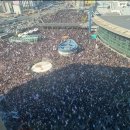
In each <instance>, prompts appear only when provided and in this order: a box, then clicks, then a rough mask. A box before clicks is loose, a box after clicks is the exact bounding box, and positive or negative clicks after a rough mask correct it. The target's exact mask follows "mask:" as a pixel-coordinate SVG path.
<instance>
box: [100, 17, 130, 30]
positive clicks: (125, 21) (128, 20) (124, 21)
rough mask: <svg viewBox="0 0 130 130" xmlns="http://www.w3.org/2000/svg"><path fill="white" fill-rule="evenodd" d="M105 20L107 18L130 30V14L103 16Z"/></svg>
mask: <svg viewBox="0 0 130 130" xmlns="http://www.w3.org/2000/svg"><path fill="white" fill-rule="evenodd" d="M101 18H102V19H103V20H106V21H108V22H110V23H112V24H115V25H117V26H120V27H123V28H126V29H129V30H130V15H127V16H101Z"/></svg>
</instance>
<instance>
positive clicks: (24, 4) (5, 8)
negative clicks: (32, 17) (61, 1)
mask: <svg viewBox="0 0 130 130" xmlns="http://www.w3.org/2000/svg"><path fill="white" fill-rule="evenodd" d="M43 3H44V1H42V0H38V1H34V0H15V1H1V2H0V12H3V13H16V14H22V13H23V11H24V10H26V9H38V8H39V7H40V6H41V5H43Z"/></svg>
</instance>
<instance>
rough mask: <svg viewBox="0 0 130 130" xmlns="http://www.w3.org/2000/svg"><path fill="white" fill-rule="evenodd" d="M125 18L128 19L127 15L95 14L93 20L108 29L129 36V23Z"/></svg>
mask: <svg viewBox="0 0 130 130" xmlns="http://www.w3.org/2000/svg"><path fill="white" fill-rule="evenodd" d="M126 17H127V18H126ZM126 19H127V20H128V21H129V19H130V18H129V17H128V16H123V17H121V16H101V17H98V16H95V17H94V18H93V21H94V22H95V23H96V24H97V25H99V26H101V27H103V28H105V29H107V30H109V31H112V32H114V33H116V34H119V35H121V36H124V37H127V38H130V25H129V22H126V21H127V20H126ZM121 25H122V26H121Z"/></svg>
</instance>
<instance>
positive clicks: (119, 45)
mask: <svg viewBox="0 0 130 130" xmlns="http://www.w3.org/2000/svg"><path fill="white" fill-rule="evenodd" d="M98 37H99V38H100V39H101V40H102V41H103V42H104V43H106V44H107V45H109V46H110V47H112V48H113V49H115V50H117V51H118V52H120V53H121V54H124V55H126V56H128V57H130V38H127V37H124V36H121V35H118V34H116V33H113V32H110V31H109V30H107V29H104V28H102V27H99V29H98Z"/></svg>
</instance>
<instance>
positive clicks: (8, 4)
mask: <svg viewBox="0 0 130 130" xmlns="http://www.w3.org/2000/svg"><path fill="white" fill-rule="evenodd" d="M0 12H3V13H13V12H14V10H13V3H12V1H1V3H0Z"/></svg>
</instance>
